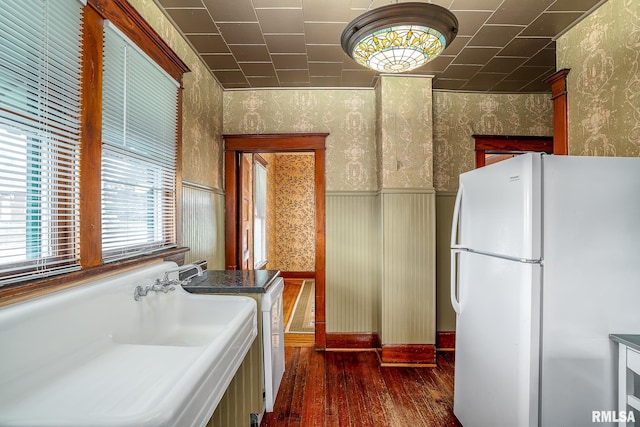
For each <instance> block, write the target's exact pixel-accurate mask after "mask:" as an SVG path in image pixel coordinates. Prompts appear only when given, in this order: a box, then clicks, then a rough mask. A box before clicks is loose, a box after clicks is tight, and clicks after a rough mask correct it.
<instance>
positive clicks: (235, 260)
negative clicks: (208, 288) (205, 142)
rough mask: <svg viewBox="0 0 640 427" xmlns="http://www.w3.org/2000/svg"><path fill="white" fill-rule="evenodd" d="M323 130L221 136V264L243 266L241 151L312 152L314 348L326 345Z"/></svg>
mask: <svg viewBox="0 0 640 427" xmlns="http://www.w3.org/2000/svg"><path fill="white" fill-rule="evenodd" d="M327 136H328V134H326V133H314V134H259V135H224V139H225V266H226V268H227V269H233V270H235V269H238V268H241V266H242V265H243V255H244V254H243V244H242V239H241V237H242V233H243V230H242V218H240V214H241V211H242V209H240V205H239V203H240V201H241V200H242V170H243V167H242V161H243V157H244V154H245V153H275V152H284V153H305V152H306V153H312V154H313V156H314V186H315V347H316V349H319V350H320V349H324V348H325V347H326V321H325V313H326V309H325V277H326V274H325V147H326V142H325V140H326V137H327Z"/></svg>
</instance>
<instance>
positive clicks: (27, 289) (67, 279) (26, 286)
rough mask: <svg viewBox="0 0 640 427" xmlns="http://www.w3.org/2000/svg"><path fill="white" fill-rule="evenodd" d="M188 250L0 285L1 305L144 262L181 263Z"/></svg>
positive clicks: (174, 249)
mask: <svg viewBox="0 0 640 427" xmlns="http://www.w3.org/2000/svg"><path fill="white" fill-rule="evenodd" d="M187 252H189V248H185V247H182V248H172V249H167V250H165V251H158V252H156V253H154V254H153V255H144V256H140V257H137V258H131V259H126V260H122V261H118V262H113V263H109V264H103V265H100V266H98V267H91V268H86V269H83V270H80V271H74V272H73V273H67V274H61V275H59V276H53V277H49V278H46V279H41V280H34V281H28V282H21V283H15V284H11V285H7V286H6V287H2V288H0V307H2V306H5V305H9V304H14V303H17V302H20V301H24V300H27V299H30V298H35V297H39V296H42V295H46V294H50V293H53V292H56V291H59V290H62V289H66V288H70V287H73V286H78V285H82V284H84V283H87V282H88V281H90V280H96V279H98V278H100V277H101V276H107V275H111V274H115V273H120V272H122V271H124V270H127V269H130V268H135V267H140V266H141V265H143V264H152V263H155V262H160V261H173V262H175V263H177V264H179V265H181V264H184V256H185V253H187Z"/></svg>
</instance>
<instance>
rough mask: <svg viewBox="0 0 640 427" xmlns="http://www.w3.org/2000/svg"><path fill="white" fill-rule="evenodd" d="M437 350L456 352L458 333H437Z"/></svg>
mask: <svg viewBox="0 0 640 427" xmlns="http://www.w3.org/2000/svg"><path fill="white" fill-rule="evenodd" d="M436 349H437V350H438V351H455V350H456V331H438V332H436Z"/></svg>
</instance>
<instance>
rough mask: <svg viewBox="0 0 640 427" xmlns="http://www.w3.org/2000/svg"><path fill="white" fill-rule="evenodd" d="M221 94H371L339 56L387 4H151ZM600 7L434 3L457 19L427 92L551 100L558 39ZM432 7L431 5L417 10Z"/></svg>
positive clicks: (241, 0) (268, 0)
mask: <svg viewBox="0 0 640 427" xmlns="http://www.w3.org/2000/svg"><path fill="white" fill-rule="evenodd" d="M154 1H155V2H156V3H157V4H158V6H160V8H161V9H162V10H163V11H164V13H165V14H166V15H167V16H168V17H169V19H170V20H171V21H173V23H174V24H175V25H176V27H177V28H178V29H179V30H180V31H181V32H182V33H183V34H184V36H185V38H186V39H187V40H188V41H189V43H190V44H191V45H192V46H193V48H194V50H195V51H196V52H197V53H198V54H199V55H200V56H201V58H202V60H203V61H204V62H205V63H206V64H207V66H208V68H209V69H210V70H211V73H212V74H213V75H214V76H215V77H216V79H217V80H218V81H219V82H220V84H221V85H222V86H223V87H224V88H225V89H234V88H281V87H297V88H301V87H326V88H328V87H331V88H337V87H374V86H375V85H376V82H377V79H378V76H379V74H378V73H376V72H373V71H370V70H368V69H366V68H364V67H362V66H360V65H358V64H357V63H356V62H355V61H354V60H352V59H351V58H349V57H348V56H347V55H346V54H345V53H344V52H343V51H342V48H341V47H340V35H341V34H342V30H343V29H344V27H345V26H346V25H347V23H348V22H350V21H351V20H352V19H354V18H356V17H357V16H359V15H360V14H362V13H364V12H365V11H367V9H373V8H376V7H380V6H384V5H387V4H390V3H392V2H394V0H154ZM604 1H606V0H433V1H432V2H433V3H435V4H438V5H440V6H443V7H446V8H448V9H449V10H451V11H452V12H453V13H454V14H455V15H456V17H457V18H458V21H459V24H460V27H459V30H458V36H457V37H456V39H455V40H454V41H453V43H452V44H451V45H450V46H449V47H447V49H446V50H445V51H444V53H443V54H442V56H440V57H439V58H437V59H436V60H434V61H432V62H430V63H428V64H426V65H425V66H423V67H421V68H418V69H417V70H414V71H412V72H411V74H427V75H433V76H434V82H433V87H434V89H445V90H461V91H476V92H509V93H516V92H549V91H550V88H549V85H548V84H546V83H544V82H543V80H544V79H545V78H546V77H547V76H549V75H551V74H553V73H554V72H555V69H556V66H555V38H556V37H557V36H559V35H560V34H562V33H563V32H564V31H566V29H568V28H570V27H571V26H573V25H574V24H575V23H576V22H578V21H580V20H581V19H582V18H583V17H585V16H586V15H588V14H589V13H590V12H591V11H592V10H593V9H595V8H596V7H597V6H599V5H600V4H601V3H603V2H604ZM423 2H429V1H423Z"/></svg>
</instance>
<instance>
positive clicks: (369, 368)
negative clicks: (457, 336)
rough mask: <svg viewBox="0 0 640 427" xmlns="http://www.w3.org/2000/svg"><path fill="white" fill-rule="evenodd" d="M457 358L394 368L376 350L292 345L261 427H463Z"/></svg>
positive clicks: (445, 355) (448, 356) (441, 357)
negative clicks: (456, 411) (456, 408)
mask: <svg viewBox="0 0 640 427" xmlns="http://www.w3.org/2000/svg"><path fill="white" fill-rule="evenodd" d="M453 357H454V356H453V353H443V354H438V363H439V366H438V367H437V368H395V367H394V368H388V367H381V366H380V364H379V362H378V356H377V354H376V352H373V351H360V352H331V351H329V352H317V351H315V350H314V349H313V348H309V347H287V348H286V349H285V358H286V367H285V373H284V378H283V380H282V385H281V386H280V391H279V392H278V398H277V400H276V403H275V407H274V412H271V413H266V414H265V416H264V418H263V420H262V423H261V426H262V427H272V426H277V427H320V426H322V427H334V426H335V427H342V426H351V427H369V426H370V427H374V426H375V427H380V426H382V427H396V426H397V427H406V426H434V427H440V426H459V425H460V424H459V423H458V421H457V420H456V418H455V416H454V415H453V409H452V405H453Z"/></svg>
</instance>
